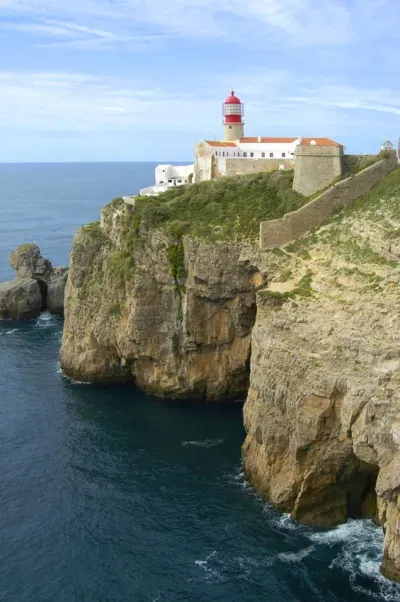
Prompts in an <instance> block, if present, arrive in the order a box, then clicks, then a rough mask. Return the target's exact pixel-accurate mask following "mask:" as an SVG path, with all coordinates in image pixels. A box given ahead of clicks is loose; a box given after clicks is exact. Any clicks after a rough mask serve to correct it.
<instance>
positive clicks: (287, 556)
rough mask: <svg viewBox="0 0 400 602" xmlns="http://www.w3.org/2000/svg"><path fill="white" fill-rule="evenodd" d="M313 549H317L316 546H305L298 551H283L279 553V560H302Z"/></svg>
mask: <svg viewBox="0 0 400 602" xmlns="http://www.w3.org/2000/svg"><path fill="white" fill-rule="evenodd" d="M313 550H315V546H309V547H308V548H303V549H302V550H299V551H298V552H281V553H280V554H278V556H277V558H279V560H283V562H301V561H302V560H303V558H306V556H308V555H309V554H311V552H312V551H313Z"/></svg>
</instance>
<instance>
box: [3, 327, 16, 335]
mask: <svg viewBox="0 0 400 602" xmlns="http://www.w3.org/2000/svg"><path fill="white" fill-rule="evenodd" d="M14 332H18V328H12V330H6V332H5V334H13V333H14Z"/></svg>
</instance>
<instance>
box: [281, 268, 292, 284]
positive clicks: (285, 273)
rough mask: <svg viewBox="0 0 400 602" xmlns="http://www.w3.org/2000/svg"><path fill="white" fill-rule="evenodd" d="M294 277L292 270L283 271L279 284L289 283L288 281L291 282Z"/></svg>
mask: <svg viewBox="0 0 400 602" xmlns="http://www.w3.org/2000/svg"><path fill="white" fill-rule="evenodd" d="M292 276H293V272H292V270H283V272H282V273H281V275H280V277H279V279H278V282H287V281H288V280H290V279H291V278H292Z"/></svg>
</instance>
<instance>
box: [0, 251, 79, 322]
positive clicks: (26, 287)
mask: <svg viewBox="0 0 400 602" xmlns="http://www.w3.org/2000/svg"><path fill="white" fill-rule="evenodd" d="M9 261H10V265H11V267H12V268H13V269H14V270H15V271H16V279H15V280H10V281H7V282H3V283H0V320H23V319H29V318H36V317H38V316H39V314H40V313H41V312H42V311H43V310H46V309H48V310H49V311H50V312H51V313H54V314H59V315H62V314H63V311H64V291H65V286H66V281H67V276H68V268H65V267H59V268H53V267H52V265H51V262H50V261H49V260H48V259H45V258H44V257H42V255H41V253H40V249H39V247H38V246H37V245H35V244H32V243H26V244H23V245H20V246H19V247H17V249H15V250H14V251H13V252H12V253H11V254H10V259H9Z"/></svg>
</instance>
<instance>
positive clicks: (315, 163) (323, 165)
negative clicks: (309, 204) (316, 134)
mask: <svg viewBox="0 0 400 602" xmlns="http://www.w3.org/2000/svg"><path fill="white" fill-rule="evenodd" d="M342 159H343V147H342V146H306V145H302V144H301V145H299V146H298V147H297V149H296V163H295V169H294V181H293V188H294V190H297V192H300V194H304V196H310V195H312V194H315V193H316V192H318V191H319V190H323V189H324V188H326V187H327V186H329V184H331V183H332V182H333V180H335V179H336V178H338V177H340V176H341V175H342V174H343V164H342Z"/></svg>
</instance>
